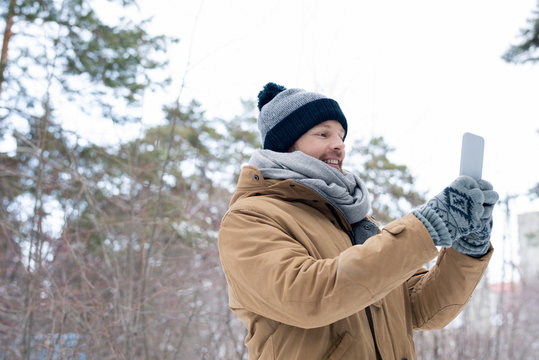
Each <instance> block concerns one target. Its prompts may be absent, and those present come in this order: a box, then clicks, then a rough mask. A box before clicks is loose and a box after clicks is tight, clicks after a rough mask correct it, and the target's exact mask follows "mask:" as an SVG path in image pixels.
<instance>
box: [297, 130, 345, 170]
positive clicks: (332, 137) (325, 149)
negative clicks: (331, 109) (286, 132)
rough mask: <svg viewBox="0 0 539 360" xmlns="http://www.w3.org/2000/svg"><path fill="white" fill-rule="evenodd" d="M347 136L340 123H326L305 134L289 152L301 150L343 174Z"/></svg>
mask: <svg viewBox="0 0 539 360" xmlns="http://www.w3.org/2000/svg"><path fill="white" fill-rule="evenodd" d="M345 134H346V132H345V131H344V129H343V127H342V125H341V124H340V123H339V122H338V121H335V120H328V121H324V122H323V123H320V124H318V125H316V126H315V127H313V128H311V129H310V130H309V131H307V132H306V133H305V134H303V135H302V136H301V137H300V138H299V139H298V140H297V141H296V142H295V143H294V145H292V147H291V148H290V149H289V150H288V151H289V152H292V151H298V150H299V151H301V152H304V153H305V154H307V155H310V156H312V157H314V158H316V159H318V160H322V161H323V162H325V163H326V164H328V165H329V166H331V167H334V168H335V169H338V170H339V171H341V172H342V162H343V160H344V156H345V150H344V142H343V138H344V135H345Z"/></svg>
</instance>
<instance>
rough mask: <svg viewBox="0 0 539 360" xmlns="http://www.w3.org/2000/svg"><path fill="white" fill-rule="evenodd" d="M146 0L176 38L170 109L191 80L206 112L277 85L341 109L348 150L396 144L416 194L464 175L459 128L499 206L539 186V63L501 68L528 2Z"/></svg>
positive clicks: (529, 205)
mask: <svg viewBox="0 0 539 360" xmlns="http://www.w3.org/2000/svg"><path fill="white" fill-rule="evenodd" d="M145 4H146V6H143V11H144V13H146V14H148V15H150V14H153V15H154V22H153V24H154V27H153V30H154V31H155V32H157V33H166V34H169V35H173V36H177V37H179V38H180V44H179V45H178V46H177V47H176V48H174V49H173V50H172V51H171V52H170V55H171V60H172V67H173V71H174V73H173V76H174V77H175V80H176V84H175V86H176V87H175V88H173V90H171V92H170V94H169V95H170V99H171V100H172V99H174V98H175V97H176V96H177V95H178V92H179V91H178V89H179V87H180V85H179V84H180V83H181V81H182V80H185V88H184V90H183V92H182V97H183V99H184V101H188V100H189V99H191V98H195V99H197V100H198V101H199V102H200V103H201V104H202V107H203V108H204V109H205V110H206V112H207V115H208V116H209V117H213V116H215V117H223V118H232V117H233V116H234V115H237V114H239V113H240V111H241V104H240V99H255V98H256V95H257V94H258V92H259V91H260V90H261V88H262V86H263V85H264V84H265V83H266V82H268V81H273V82H276V83H279V84H281V85H284V86H286V87H288V88H290V87H299V88H303V89H306V90H310V91H318V92H320V93H323V94H325V95H327V96H330V97H332V98H334V99H335V100H337V101H338V102H339V103H340V105H341V107H342V108H343V111H344V113H345V114H346V116H347V119H348V123H349V135H348V136H349V137H348V139H349V144H350V143H351V140H353V139H355V138H369V137H371V136H374V135H382V136H384V138H385V139H386V142H387V143H388V144H390V145H391V146H393V147H394V148H396V151H395V152H394V155H393V159H394V160H395V161H397V162H400V163H403V164H405V165H407V166H409V167H410V169H411V170H412V173H413V174H414V175H415V176H416V179H417V187H418V188H419V189H421V190H426V191H429V194H431V195H434V194H436V193H437V192H439V191H440V190H441V189H442V188H443V187H445V186H446V185H448V184H449V183H450V182H451V181H452V180H453V179H454V178H455V177H456V176H457V175H458V168H459V164H458V162H459V160H460V142H461V137H462V133H463V132H465V131H469V132H473V133H477V134H480V135H482V136H483V137H484V138H485V160H484V170H483V178H485V179H487V180H489V181H490V182H492V183H493V184H494V186H495V188H496V190H498V192H499V193H500V195H501V196H502V197H505V196H506V195H508V194H523V193H526V192H527V191H528V189H530V188H531V187H532V186H533V185H534V184H536V183H537V182H538V181H539V165H538V164H539V162H538V160H537V158H538V157H539V134H538V133H537V130H539V86H538V84H539V65H535V66H532V65H512V64H507V63H505V62H504V61H503V60H502V59H501V55H502V54H503V53H504V52H505V50H506V49H507V48H508V47H509V45H510V44H514V43H517V41H518V37H517V36H518V34H519V29H521V28H523V27H525V26H527V24H526V20H527V19H528V18H530V17H531V12H532V10H533V9H534V8H535V5H536V2H535V0H495V1H492V0H477V1H464V0H457V1H443V2H440V1H429V0H412V1H401V0H387V1H352V0H349V1H345V0H331V1H329V0H328V1H321V0H299V1H292V0H275V1H253V0H233V1H223V0H205V1H202V0H199V1H195V0H191V1H174V2H172V1H167V0H147V1H145ZM187 64H189V67H187ZM186 70H187V71H186ZM157 98H158V99H159V100H160V101H156V102H155V103H157V104H160V103H162V100H163V96H162V95H158V97H157ZM147 100H148V103H147V105H146V107H145V112H144V114H145V115H144V117H145V119H146V121H148V122H151V121H152V119H159V118H160V117H161V114H160V112H159V107H158V106H156V105H155V104H154V100H155V98H152V97H151V96H148V97H147ZM512 203H513V209H512V210H513V212H514V214H517V213H522V212H526V211H539V201H534V202H530V201H528V200H527V199H526V198H520V199H517V200H514V201H513V202H512ZM515 221H516V220H515V216H513V217H512V218H511V219H510V221H509V227H508V234H509V237H510V238H511V237H512V236H513V235H515V236H516V234H517V232H516V229H515V225H516V224H515ZM505 231H506V226H505V218H504V215H503V211H502V209H501V208H499V209H498V211H497V213H496V215H495V227H494V231H493V243H494V246H495V247H497V248H500V249H501V248H502V246H501V243H500V242H501V239H502V238H503V234H504V232H505ZM510 242H514V240H510ZM506 248H507V247H506ZM512 248H513V249H514V250H513V251H514V253H513V254H512V255H511V256H512V257H518V256H517V255H516V251H517V247H515V246H513V247H512ZM497 256H498V261H499V257H500V256H501V252H500V251H498V254H497ZM511 256H509V254H507V255H506V259H507V258H508V257H511ZM494 276H495V277H499V273H498V274H497V275H494Z"/></svg>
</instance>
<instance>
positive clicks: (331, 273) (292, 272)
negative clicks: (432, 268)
mask: <svg viewBox="0 0 539 360" xmlns="http://www.w3.org/2000/svg"><path fill="white" fill-rule="evenodd" d="M243 205H244V206H242V207H241V208H239V207H236V208H235V209H233V210H230V211H229V212H228V213H227V214H226V215H225V217H224V218H223V222H222V224H221V229H220V232H219V254H220V258H221V263H222V266H223V270H224V272H225V276H226V278H227V281H228V284H229V291H230V303H231V307H232V308H244V309H246V310H248V311H251V312H254V313H256V314H259V315H261V316H264V317H267V318H270V319H272V320H275V321H278V322H282V323H285V324H288V325H292V326H296V327H302V328H315V327H320V326H325V325H328V324H331V323H333V322H335V321H337V320H340V319H342V318H345V317H347V316H350V315H351V314H353V313H356V312H358V311H360V310H361V309H363V308H365V307H367V306H368V305H369V304H372V303H373V302H375V301H377V300H379V299H381V298H382V297H384V296H385V295H386V294H387V293H389V292H390V291H391V290H393V289H395V288H396V287H398V286H401V285H402V284H403V283H405V282H406V280H407V279H409V278H410V277H411V276H412V275H413V274H414V273H415V272H416V271H417V269H418V268H420V267H421V266H423V265H424V264H426V263H428V262H429V261H430V260H431V259H433V258H434V257H436V255H437V254H438V251H437V249H436V247H435V246H434V244H433V242H432V240H431V238H430V236H429V235H428V231H427V230H426V229H425V227H424V226H423V224H422V223H421V222H420V221H419V220H417V218H415V217H414V216H413V215H409V216H408V215H407V216H406V217H404V218H402V219H400V220H398V221H395V222H393V223H391V224H389V225H388V226H386V227H385V228H384V230H383V231H382V232H381V233H379V234H378V235H376V236H374V237H372V238H370V239H368V240H367V242H365V244H364V245H362V246H352V247H350V248H348V249H346V250H344V251H343V252H341V253H340V254H339V255H338V256H336V257H334V258H329V259H315V258H314V257H312V256H311V255H310V254H309V253H308V251H307V250H306V248H305V247H304V246H303V245H302V244H301V243H300V242H298V241H297V240H296V239H295V238H294V237H293V236H291V234H290V233H289V231H287V229H286V228H285V227H284V226H283V224H286V223H287V221H288V222H289V221H291V220H290V218H291V215H290V214H285V213H283V214H280V213H279V212H278V211H276V210H271V211H269V210H268V209H266V208H260V207H258V208H252V207H249V206H245V204H243ZM269 214H271V216H270V215H269ZM327 241H331V239H327ZM403 254H407V256H403ZM408 254H409V256H408Z"/></svg>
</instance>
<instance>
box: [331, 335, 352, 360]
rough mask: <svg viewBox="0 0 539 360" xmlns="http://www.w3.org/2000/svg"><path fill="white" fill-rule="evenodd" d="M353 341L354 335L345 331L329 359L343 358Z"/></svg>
mask: <svg viewBox="0 0 539 360" xmlns="http://www.w3.org/2000/svg"><path fill="white" fill-rule="evenodd" d="M353 342H354V339H353V338H352V336H351V335H350V334H349V333H347V332H345V333H344V335H343V336H342V338H341V340H340V341H339V342H338V343H337V344H336V345H335V348H333V350H332V351H331V352H330V353H329V355H328V357H327V360H338V359H341V358H342V357H343V355H344V354H345V353H346V351H347V350H348V348H349V347H350V345H352V343H353Z"/></svg>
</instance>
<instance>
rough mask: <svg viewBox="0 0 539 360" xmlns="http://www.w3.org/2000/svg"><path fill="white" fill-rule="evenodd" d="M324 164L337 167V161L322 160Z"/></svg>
mask: <svg viewBox="0 0 539 360" xmlns="http://www.w3.org/2000/svg"><path fill="white" fill-rule="evenodd" d="M324 162H325V163H326V164H332V165H339V160H333V159H331V160H324Z"/></svg>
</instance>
